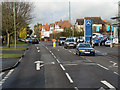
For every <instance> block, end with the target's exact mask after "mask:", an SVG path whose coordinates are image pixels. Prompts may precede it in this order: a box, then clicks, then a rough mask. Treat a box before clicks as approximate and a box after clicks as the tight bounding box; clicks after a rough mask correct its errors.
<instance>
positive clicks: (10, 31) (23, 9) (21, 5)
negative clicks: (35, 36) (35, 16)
mask: <svg viewBox="0 0 120 90" xmlns="http://www.w3.org/2000/svg"><path fill="white" fill-rule="evenodd" d="M1 6H2V33H3V34H4V35H6V36H7V46H10V36H14V18H13V17H14V14H13V2H2V4H1ZM31 10H32V5H31V4H30V3H28V2H15V12H16V16H15V18H16V32H17V36H18V35H19V32H20V30H21V29H22V28H26V27H27V26H28V25H29V24H30V21H31V19H32V16H31Z"/></svg>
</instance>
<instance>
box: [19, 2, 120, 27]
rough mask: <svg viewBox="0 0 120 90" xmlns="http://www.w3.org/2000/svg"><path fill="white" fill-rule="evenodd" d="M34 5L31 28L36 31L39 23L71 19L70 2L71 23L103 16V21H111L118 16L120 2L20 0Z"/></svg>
mask: <svg viewBox="0 0 120 90" xmlns="http://www.w3.org/2000/svg"><path fill="white" fill-rule="evenodd" d="M20 1H25V2H31V3H32V4H33V9H32V16H33V17H34V18H33V20H32V21H31V24H30V27H31V29H34V28H33V27H34V25H35V24H37V23H41V24H46V23H48V24H49V23H54V22H55V21H59V20H60V19H62V20H68V19H69V1H70V9H71V12H70V14H71V23H72V24H74V23H75V21H76V19H79V18H84V17H95V16H101V18H102V19H106V20H111V19H110V18H111V17H114V16H117V14H118V1H120V0H20Z"/></svg>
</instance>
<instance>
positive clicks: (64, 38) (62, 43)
mask: <svg viewBox="0 0 120 90" xmlns="http://www.w3.org/2000/svg"><path fill="white" fill-rule="evenodd" d="M65 40H66V37H60V38H59V45H60V46H61V45H64V42H65Z"/></svg>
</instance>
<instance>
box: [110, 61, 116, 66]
mask: <svg viewBox="0 0 120 90" xmlns="http://www.w3.org/2000/svg"><path fill="white" fill-rule="evenodd" d="M110 62H111V63H113V67H118V66H117V65H116V64H117V63H115V62H113V61H110Z"/></svg>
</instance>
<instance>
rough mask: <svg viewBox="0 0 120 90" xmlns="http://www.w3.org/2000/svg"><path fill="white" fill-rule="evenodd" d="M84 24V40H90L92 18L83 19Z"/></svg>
mask: <svg viewBox="0 0 120 90" xmlns="http://www.w3.org/2000/svg"><path fill="white" fill-rule="evenodd" d="M84 25H85V26H84V27H85V29H84V37H85V42H90V39H91V40H92V19H85V20H84Z"/></svg>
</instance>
